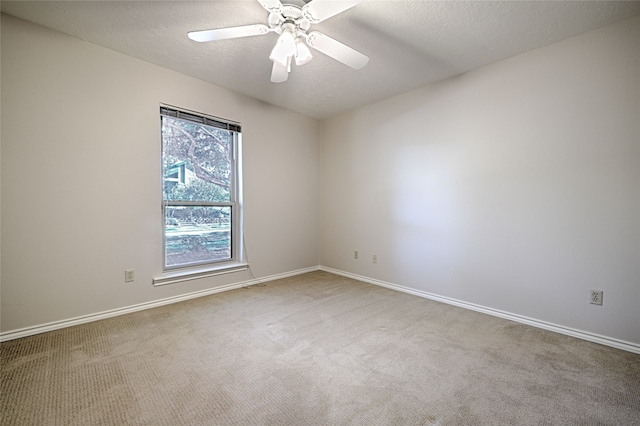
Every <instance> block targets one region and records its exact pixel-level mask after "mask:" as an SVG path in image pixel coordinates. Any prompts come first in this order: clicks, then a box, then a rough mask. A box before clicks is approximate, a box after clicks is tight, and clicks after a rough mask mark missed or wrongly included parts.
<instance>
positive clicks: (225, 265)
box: [153, 104, 248, 285]
mask: <svg viewBox="0 0 640 426" xmlns="http://www.w3.org/2000/svg"><path fill="white" fill-rule="evenodd" d="M165 116H166V117H169V118H173V119H180V120H186V121H190V122H195V123H196V124H201V125H206V126H211V127H217V128H221V129H224V130H228V131H229V132H230V133H231V147H230V148H231V153H230V154H231V155H230V157H231V158H230V160H231V173H230V175H231V176H230V181H229V195H230V200H229V201H228V202H227V201H224V202H218V201H172V200H166V199H165V194H164V184H165V183H164V179H165V176H164V173H165V170H164V165H163V157H164V139H163V135H162V123H163V121H162V120H163V117H165ZM159 119H160V120H159V121H160V148H161V149H160V168H161V173H160V175H161V179H160V185H161V189H162V191H161V193H162V195H161V225H162V275H161V276H160V277H156V278H154V279H153V284H154V285H164V284H171V283H173V282H179V281H184V280H190V279H195V278H201V277H207V276H212V275H218V274H222V273H228V272H235V271H238V270H243V269H247V268H248V265H247V264H246V263H244V262H243V247H242V245H243V244H242V243H243V223H242V217H243V215H242V129H241V126H240V124H239V123H237V122H233V121H230V120H226V119H221V118H218V117H214V116H211V115H208V114H204V113H200V112H195V111H191V110H187V109H184V108H178V107H175V106H171V105H167V104H160V114H159ZM177 206H184V207H228V208H229V209H230V210H231V213H230V217H229V220H230V233H231V236H230V245H231V247H230V257H229V258H225V259H221V260H213V261H209V260H207V261H200V262H197V261H196V262H192V263H188V264H180V265H170V266H168V265H167V232H166V230H167V228H166V210H167V208H168V207H177Z"/></svg>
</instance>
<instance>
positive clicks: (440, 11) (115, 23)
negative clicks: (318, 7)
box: [0, 0, 640, 118]
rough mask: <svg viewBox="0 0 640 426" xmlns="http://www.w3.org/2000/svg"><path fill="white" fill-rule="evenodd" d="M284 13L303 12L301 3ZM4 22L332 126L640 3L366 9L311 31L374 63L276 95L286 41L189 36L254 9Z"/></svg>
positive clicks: (32, 16)
mask: <svg viewBox="0 0 640 426" xmlns="http://www.w3.org/2000/svg"><path fill="white" fill-rule="evenodd" d="M284 3H290V4H297V5H303V4H304V1H303V0H288V1H284ZM0 4H1V9H2V12H4V13H7V14H10V15H14V16H16V17H18V18H21V19H24V20H27V21H31V22H34V23H37V24H40V25H43V26H45V27H49V28H52V29H54V30H58V31H61V32H64V33H67V34H70V35H72V36H75V37H78V38H81V39H83V40H86V41H89V42H91V43H95V44H97V45H100V46H104V47H107V48H110V49H113V50H116V51H118V52H122V53H124V54H126V55H129V56H133V57H136V58H139V59H142V60H144V61H147V62H150V63H153V64H156V65H159V66H162V67H165V68H168V69H171V70H175V71H178V72H180V73H183V74H186V75H189V76H193V77H196V78H198V79H201V80H204V81H208V82H211V83H213V84H215V85H218V86H222V87H226V88H228V89H231V90H234V91H236V92H239V93H243V94H245V95H248V96H251V97H254V98H257V99H260V100H262V101H264V102H268V103H271V104H274V105H278V106H282V107H285V108H288V109H292V110H296V111H299V112H301V113H304V114H307V115H309V116H312V117H316V118H326V117H330V116H332V115H335V114H338V113H341V112H344V111H347V110H351V109H354V108H357V107H361V106H363V105H367V104H370V103H372V102H375V101H379V100H382V99H386V98H389V97H391V96H394V95H397V94H400V93H404V92H407V91H409V90H412V89H415V88H418V87H421V86H424V85H426V84H429V83H433V82H436V81H439V80H442V79H445V78H449V77H453V76H455V75H458V74H461V73H464V72H466V71H470V70H472V69H475V68H478V67H481V66H483V65H486V64H489V63H492V62H496V61H499V60H502V59H506V58H508V57H512V56H515V55H518V54H520V53H524V52H526V51H529V50H532V49H535V48H538V47H541V46H545V45H548V44H551V43H554V42H557V41H560V40H563V39H566V38H568V37H571V36H574V35H578V34H581V33H584V32H586V31H590V30H593V29H596V28H599V27H602V26H605V25H608V24H611V23H613V22H617V21H620V20H622V19H626V18H629V17H632V16H635V15H639V14H640V2H639V1H628V2H623V1H619V2H616V1H605V2H600V1H584V2H583V1H406V0H386V1H372V0H364V1H363V2H362V3H361V4H359V5H358V6H355V7H353V8H352V9H349V10H347V11H346V12H344V13H342V14H340V15H337V16H335V17H333V18H330V19H328V20H326V21H324V22H321V23H320V24H317V25H315V26H313V29H314V30H318V31H321V32H323V33H325V34H327V35H329V36H331V37H333V38H335V39H337V40H339V41H341V42H343V43H345V44H347V45H349V46H351V47H353V48H354V49H356V50H358V51H360V52H362V53H364V54H366V55H367V56H369V57H370V61H369V64H368V65H367V66H366V67H365V68H363V69H361V70H353V69H351V68H348V67H346V66H344V65H342V64H341V63H339V62H336V61H334V60H333V59H331V58H329V57H327V56H324V55H323V54H321V53H319V52H314V58H313V60H312V61H311V62H309V63H308V64H306V65H304V66H302V67H296V66H295V65H294V66H293V70H292V72H291V75H290V76H289V80H288V81H287V82H285V83H271V82H270V75H271V65H272V62H271V61H270V60H269V59H268V56H269V52H270V51H271V48H272V47H273V45H274V43H275V41H276V39H277V34H275V33H270V34H267V35H264V36H256V37H248V38H241V39H233V40H224V41H216V42H209V43H196V42H193V41H191V40H189V39H188V38H187V32H188V31H193V30H203V29H212V28H221V27H227V26H240V25H249V24H255V23H266V19H267V12H266V11H265V10H264V9H263V8H262V7H261V6H260V4H259V3H258V2H257V1H255V0H234V1H206V2H193V1H110V2H106V1H2V2H1V3H0Z"/></svg>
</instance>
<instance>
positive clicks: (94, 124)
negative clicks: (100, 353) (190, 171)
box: [0, 16, 640, 345]
mask: <svg viewBox="0 0 640 426" xmlns="http://www.w3.org/2000/svg"><path fill="white" fill-rule="evenodd" d="M2 19H3V20H2V70H1V78H2V109H1V114H2V117H1V118H2V145H1V150H2V156H1V160H2V169H1V172H2V173H1V178H2V179H1V184H2V190H1V194H2V210H1V216H0V217H1V219H2V229H1V236H2V263H1V267H2V276H1V285H2V288H1V298H2V312H1V314H2V324H1V330H2V331H3V332H7V331H12V330H16V329H20V328H22V327H30V326H38V325H40V324H45V323H48V322H52V321H61V320H66V319H69V318H73V317H77V316H80V315H88V314H93V313H97V312H101V311H105V310H110V309H118V308H122V307H127V306H131V305H134V304H139V303H145V302H149V301H154V300H158V299H162V298H166V297H172V296H177V295H181V294H187V293H190V292H194V291H199V290H204V289H210V288H216V287H220V286H224V285H226V284H230V283H237V282H242V281H245V280H247V279H249V278H250V275H249V274H248V273H247V272H240V273H234V274H229V275H223V276H219V277H215V278H208V279H201V280H194V281H189V282H184V283H180V284H173V285H167V286H163V287H158V288H154V287H152V286H151V278H152V277H153V276H157V275H158V274H159V273H160V268H161V258H162V256H161V245H162V242H161V235H160V229H159V228H160V226H161V218H160V204H159V199H160V190H161V188H160V181H159V173H160V158H159V156H160V143H159V122H158V105H159V103H161V102H162V103H168V104H172V105H176V106H180V107H184V108H188V109H193V110H197V111H201V112H204V113H207V114H211V115H215V116H219V117H223V118H227V119H231V120H236V121H240V122H241V123H242V124H243V141H244V166H245V176H244V177H245V180H244V192H245V207H246V210H245V229H246V241H245V243H246V247H247V250H248V254H249V260H250V261H251V266H252V271H253V273H254V275H255V276H257V277H263V276H270V275H274V274H279V273H286V272H289V271H295V270H298V269H303V268H308V267H313V266H315V265H317V264H318V263H320V264H321V265H324V266H327V267H329V268H334V269H337V270H340V271H344V272H347V273H352V274H357V275H360V276H362V277H369V278H371V279H375V280H379V281H383V282H388V283H392V284H397V285H401V286H405V287H407V288H410V289H415V290H417V291H420V292H427V293H431V294H434V295H439V296H443V297H449V298H453V299H456V300H460V301H464V302H465V303H471V304H477V305H480V306H484V307H488V308H491V309H495V310H503V311H505V312H507V313H512V314H515V315H519V316H524V317H529V318H533V319H536V320H538V321H546V322H549V323H552V324H557V325H560V326H564V327H570V328H575V329H577V330H583V331H585V332H587V333H592V334H595V335H598V334H599V335H603V336H607V337H610V338H612V339H619V340H622V341H627V342H632V343H633V344H636V345H638V344H640V310H639V309H638V307H639V306H640V266H639V265H640V79H639V77H638V76H640V48H639V47H640V46H639V44H638V43H639V41H638V40H640V34H639V29H640V20H639V19H638V18H636V19H634V20H630V21H626V22H623V23H620V24H616V25H613V26H610V27H606V28H604V29H601V30H598V31H594V32H590V33H587V34H584V35H582V36H579V37H575V38H572V39H569V40H566V41H564V42H561V43H558V44H555V45H552V46H548V47H545V48H542V49H538V50H535V51H532V52H530V53H527V54H524V55H520V56H518V57H515V58H512V59H510V60H507V61H503V62H500V63H497V64H494V65H491V66H488V67H484V68H482V69H479V70H476V71H474V72H470V73H467V74H465V75H462V76H460V77H457V78H454V79H451V80H448V81H445V82H443V83H441V84H437V85H432V86H429V87H425V88H423V89H421V90H417V91H413V92H411V93H407V94H405V95H402V96H398V97H395V98H392V99H389V100H387V101H384V102H381V103H378V104H375V105H371V106H368V107H365V108H362V109H359V110H356V111H353V112H351V113H348V114H344V115H341V116H339V117H335V118H333V119H329V120H327V121H325V122H324V123H318V122H317V121H315V120H313V119H311V118H308V117H304V116H301V115H299V114H297V113H294V112H290V111H286V110H283V109H279V108H276V107H273V106H269V105H266V104H264V103H261V102H258V101H255V100H252V99H250V98H247V97H244V96H241V95H238V94H235V93H232V92H230V91H227V90H225V89H222V88H219V87H215V86H212V85H209V84H206V83H204V82H201V81H198V80H194V79H191V78H188V77H185V76H182V75H180V74H177V73H174V72H171V71H168V70H164V69H162V68H158V67H155V66H153V65H150V64H147V63H144V62H141V61H138V60H135V59H132V58H130V57H127V56H123V55H121V54H119V53H116V52H113V51H110V50H107V49H103V48H100V47H97V46H94V45H91V44H88V43H85V42H82V41H80V40H77V39H74V38H71V37H67V36H64V35H61V34H59V33H55V32H52V31H49V30H46V29H44V28H42V27H38V26H35V25H31V24H27V23H24V22H22V21H19V20H17V19H14V18H11V17H6V16H3V18H2ZM282 128H286V129H288V133H287V135H286V136H287V137H281V129H282ZM318 196H319V200H318ZM318 247H320V249H318ZM353 250H359V252H360V260H358V261H356V260H354V259H353ZM373 254H377V255H378V264H377V265H374V264H372V263H371V262H370V256H371V255H373ZM318 259H320V262H319V261H318ZM128 268H135V269H136V282H135V283H133V284H125V283H124V282H123V271H124V269H128ZM591 288H594V289H602V290H604V292H605V295H604V301H605V303H604V306H602V307H596V306H593V305H589V304H588V301H587V299H588V292H589V290H590V289H591Z"/></svg>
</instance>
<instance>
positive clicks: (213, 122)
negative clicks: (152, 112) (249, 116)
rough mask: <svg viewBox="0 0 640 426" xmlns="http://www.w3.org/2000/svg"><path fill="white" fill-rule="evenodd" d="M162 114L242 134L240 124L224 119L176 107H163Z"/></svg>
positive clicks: (161, 107)
mask: <svg viewBox="0 0 640 426" xmlns="http://www.w3.org/2000/svg"><path fill="white" fill-rule="evenodd" d="M160 114H161V115H166V116H168V117H174V118H178V119H180V120H187V121H193V122H194V123H198V124H204V125H206V126H211V127H217V128H219V129H225V130H229V131H232V132H238V133H240V132H242V128H241V126H240V124H239V123H235V122H233V121H229V120H223V119H222V118H217V117H211V116H205V115H202V114H198V113H194V112H190V111H185V110H182V109H177V108H174V107H170V106H166V105H161V106H160Z"/></svg>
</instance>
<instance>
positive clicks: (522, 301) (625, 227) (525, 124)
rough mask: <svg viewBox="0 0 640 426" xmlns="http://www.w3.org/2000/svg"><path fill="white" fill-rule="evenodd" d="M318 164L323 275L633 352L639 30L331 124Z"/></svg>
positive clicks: (638, 270) (637, 302)
mask: <svg viewBox="0 0 640 426" xmlns="http://www.w3.org/2000/svg"><path fill="white" fill-rule="evenodd" d="M320 164H321V173H322V191H321V194H322V196H321V201H320V205H321V214H320V218H321V230H322V231H321V232H322V233H321V264H322V265H323V266H326V267H329V268H333V269H337V270H340V271H345V272H348V273H350V274H355V275H359V276H363V277H368V278H371V279H374V280H379V281H382V282H386V283H391V284H396V285H400V286H405V287H408V288H410V289H415V290H419V291H421V292H424V293H431V294H434V295H438V296H444V297H448V298H453V299H456V300H459V301H464V302H466V303H471V304H477V305H480V306H483V307H488V308H491V309H494V310H501V311H505V312H507V313H512V314H516V315H520V316H525V317H529V318H533V319H536V320H538V321H545V322H549V323H552V324H556V325H560V326H564V327H569V328H573V329H576V330H582V331H585V332H588V333H592V334H596V335H604V336H608V337H611V338H614V339H619V340H622V341H627V342H633V343H635V344H638V343H640V266H639V265H640V18H635V19H632V20H629V21H625V22H623V23H620V24H617V25H613V26H609V27H606V28H603V29H601V30H598V31H594V32H590V33H586V34H584V35H581V36H578V37H575V38H572V39H568V40H566V41H563V42H561V43H557V44H554V45H551V46H548V47H544V48H541V49H538V50H535V51H532V52H529V53H527V54H524V55H520V56H517V57H514V58H512V59H509V60H506V61H503V62H500V63H496V64H493V65H491V66H487V67H484V68H482V69H478V70H476V71H474V72H470V73H467V74H465V75H461V76H459V77H457V78H454V79H451V80H448V81H445V82H442V83H441V84H437V85H433V86H430V87H426V88H424V89H422V90H417V91H413V92H410V93H407V94H405V95H402V96H398V97H395V98H392V99H389V100H386V101H384V102H380V103H377V104H374V105H371V106H368V107H365V108H362V109H359V110H357V111H354V112H351V113H347V114H344V115H341V116H339V117H335V118H332V119H330V120H327V121H326V122H325V123H324V124H323V141H322V149H321V163H320ZM354 250H359V252H360V259H359V260H355V259H354V258H353V251H354ZM373 254H377V256H378V264H377V265H374V264H372V262H371V256H372V255H373ZM590 289H601V290H604V305H603V306H601V307H600V306H594V305H590V304H589V290H590Z"/></svg>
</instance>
